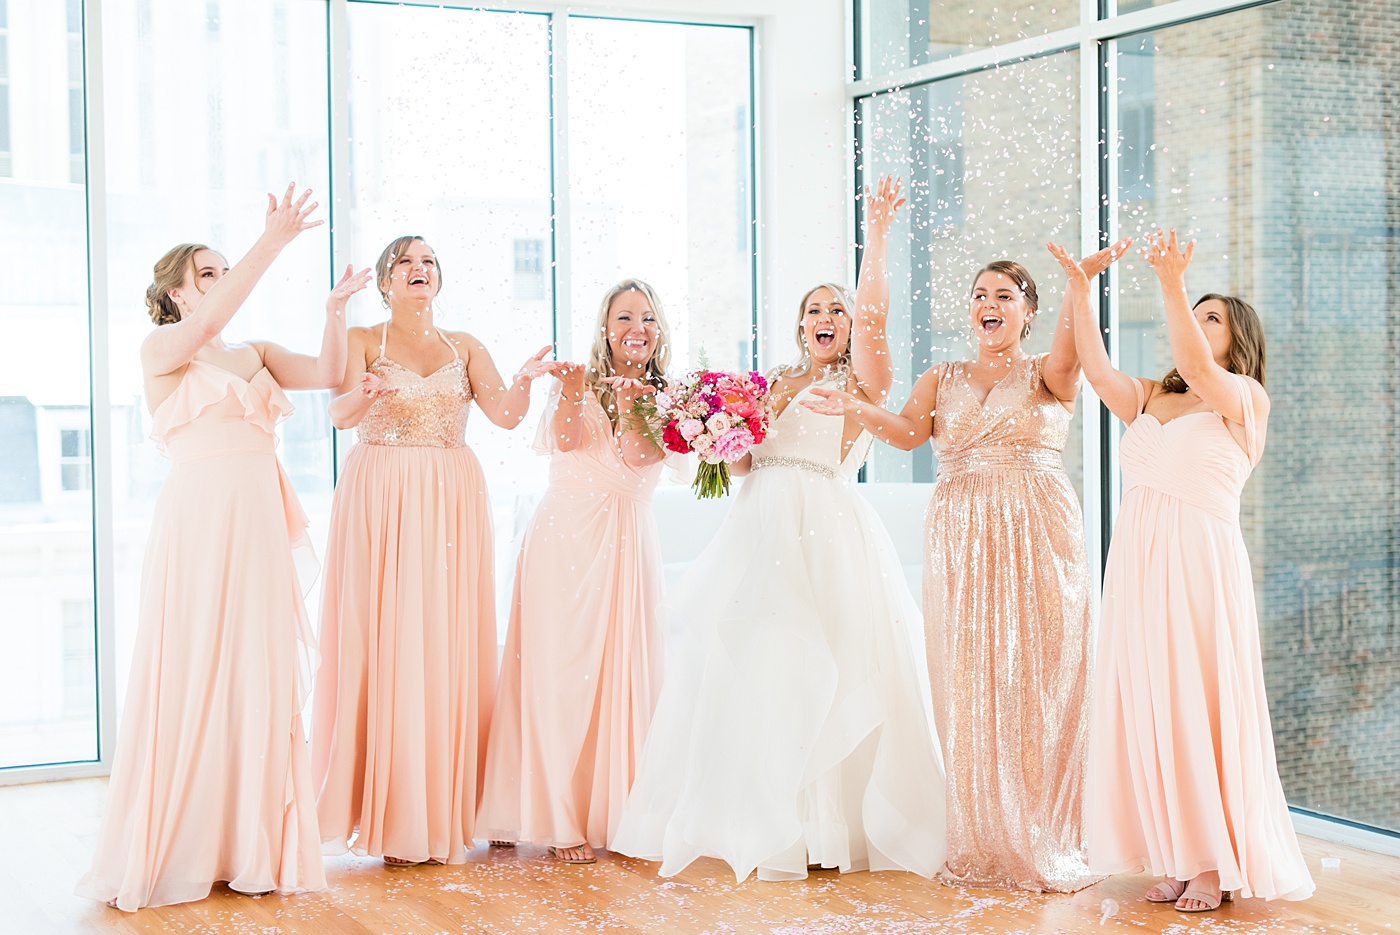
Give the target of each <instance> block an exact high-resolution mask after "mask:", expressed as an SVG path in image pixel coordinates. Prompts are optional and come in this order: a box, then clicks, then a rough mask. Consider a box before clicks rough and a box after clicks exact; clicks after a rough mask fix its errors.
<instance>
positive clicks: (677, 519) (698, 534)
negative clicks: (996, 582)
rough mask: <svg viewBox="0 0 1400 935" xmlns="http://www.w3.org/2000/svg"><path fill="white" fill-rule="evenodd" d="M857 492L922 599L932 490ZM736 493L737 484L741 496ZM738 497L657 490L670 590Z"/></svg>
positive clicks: (865, 487) (870, 488)
mask: <svg viewBox="0 0 1400 935" xmlns="http://www.w3.org/2000/svg"><path fill="white" fill-rule="evenodd" d="M738 483H743V482H742V481H739V482H738ZM855 487H856V490H857V491H858V492H859V493H860V495H861V496H863V497H865V499H866V500H867V501H868V502H869V503H870V505H871V506H873V507H874V508H875V512H876V513H878V514H879V515H880V520H881V521H882V522H883V523H884V524H885V528H886V529H887V530H889V533H890V538H891V539H893V540H894V547H895V550H896V551H897V552H898V553H899V562H900V564H901V565H902V566H903V567H904V578H905V580H906V581H908V582H909V590H910V591H912V592H913V594H914V598H915V599H916V600H918V599H919V595H920V583H919V581H920V576H921V575H922V573H923V563H924V554H923V534H924V510H925V508H927V507H928V500H929V496H930V494H931V493H932V491H933V485H932V484H856V485H855ZM737 488H738V484H737V483H736V485H735V493H736V494H737V493H738V489H737ZM733 498H734V495H733V494H731V495H730V496H728V497H723V498H720V499H717V500H698V499H696V497H695V493H694V492H693V491H692V490H691V489H690V488H689V487H684V486H681V485H679V484H674V485H672V484H663V485H662V486H661V487H658V488H657V490H656V496H655V499H654V501H653V502H654V505H655V507H656V525H657V527H658V528H659V529H660V531H661V555H662V558H663V560H664V561H665V563H666V586H667V587H668V588H669V587H670V586H672V585H674V584H675V583H676V581H677V580H678V579H679V578H680V576H681V574H682V573H683V572H684V571H685V569H686V568H687V567H689V565H690V563H691V562H693V561H694V560H695V558H696V557H697V556H698V555H699V554H700V552H701V551H702V550H703V549H704V548H705V546H707V545H708V544H709V542H710V539H711V538H712V537H713V536H714V534H715V531H716V530H717V529H719V526H720V523H722V522H723V521H724V516H725V514H726V513H728V512H729V506H730V504H731V503H732V502H733Z"/></svg>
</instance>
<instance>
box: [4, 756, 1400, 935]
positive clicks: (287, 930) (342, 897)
mask: <svg viewBox="0 0 1400 935" xmlns="http://www.w3.org/2000/svg"><path fill="white" fill-rule="evenodd" d="M104 789H105V782H104V781H103V780H99V779H83V780H73V781H70V782H58V783H39V784H35V785H28V786H12V787H8V788H4V787H0V841H2V842H3V848H0V900H3V902H0V933H3V935H50V933H69V932H120V933H150V932H160V933H180V935H216V933H217V935H371V933H372V935H448V933H451V935H457V933H476V932H482V933H485V932H491V933H514V932H546V931H548V932H555V933H561V935H568V933H585V932H600V933H616V935H631V933H643V932H645V933H668V935H670V933H678V935H688V933H697V935H698V933H713V935H747V933H765V935H769V933H771V935H799V933H803V935H806V933H814V935H848V933H849V935H855V933H869V935H875V933H880V935H913V933H920V935H970V933H984V932H985V933H992V932H1005V933H1019V935H1030V933H1035V935H1050V933H1058V932H1065V933H1070V932H1083V933H1092V932H1102V933H1123V932H1127V933H1134V935H1138V933H1164V935H1187V933H1191V932H1200V933H1202V935H1247V933H1255V932H1260V933H1263V932H1268V933H1276V932H1287V933H1295V932H1296V933H1337V935H1387V933H1395V935H1400V858H1393V857H1382V856H1378V855H1375V854H1369V853H1366V852H1364V851H1357V850H1353V849H1351V848H1346V847H1342V846H1339V845H1334V844H1327V843H1324V842H1321V841H1316V840H1312V839H1306V838H1305V839H1304V840H1303V852H1304V854H1306V855H1307V858H1308V865H1309V867H1310V868H1311V869H1312V872H1313V875H1314V877H1315V878H1316V880H1317V884H1318V889H1317V895H1315V896H1314V897H1313V898H1312V899H1310V900H1307V901H1305V902H1301V903H1274V904H1272V905H1265V904H1264V903H1263V902H1262V901H1261V900H1246V901H1242V902H1240V903H1236V904H1233V905H1231V904H1227V905H1225V906H1223V907H1222V908H1221V910H1220V911H1219V912H1216V913H1207V914H1204V915H1198V916H1188V915H1183V914H1181V913H1178V912H1175V911H1174V910H1173V909H1172V908H1171V906H1169V905H1168V906H1158V905H1153V904H1151V903H1148V902H1145V901H1144V900H1142V898H1141V895H1142V893H1143V891H1145V890H1146V889H1147V887H1148V885H1149V884H1150V882H1151V881H1150V879H1149V878H1148V877H1146V876H1126V875H1124V876H1117V877H1113V878H1111V879H1109V880H1107V881H1105V882H1103V883H1100V884H1098V885H1097V886H1092V887H1090V888H1089V889H1087V890H1084V891H1083V892H1080V893H1076V894H1074V895H1072V896H1039V895H1032V894H1023V893H1007V892H1000V891H992V890H964V889H959V888H955V887H950V886H945V885H942V884H939V883H931V882H929V881H927V880H924V879H921V878H919V877H916V876H913V875H911V874H905V873H877V874H871V873H853V874H848V875H846V876H842V875H841V874H839V873H836V872H835V871H822V872H816V873H813V874H812V875H811V876H810V877H809V878H808V879H807V880H805V881H801V882H796V883H760V882H757V881H755V880H749V881H747V882H745V883H739V884H736V883H735V882H734V876H733V874H731V873H729V871H728V868H727V867H726V866H724V865H723V864H721V863H719V862H717V861H709V860H706V861H699V862H697V863H696V864H694V865H692V866H691V867H690V868H689V869H687V870H686V871H685V872H684V873H683V874H681V875H680V876H678V877H676V878H674V879H671V880H662V879H660V878H658V877H657V876H656V866H655V865H654V864H648V863H645V862H643V861H639V860H631V859H629V858H624V857H615V856H611V855H600V859H599V862H598V863H597V864H596V865H594V866H592V867H569V866H564V865H562V864H560V863H559V862H557V861H554V860H552V859H550V858H549V857H547V856H546V855H545V853H544V851H543V850H541V849H540V848H533V847H522V848H516V849H511V848H496V849H487V848H484V847H483V848H481V849H479V850H476V851H473V852H472V854H471V855H470V857H471V859H470V862H468V863H467V864H465V865H461V866H454V867H423V868H417V869H413V870H388V869H385V867H384V865H383V864H382V863H381V862H379V861H373V860H362V859H357V858H333V859H330V860H328V861H327V867H326V870H327V876H328V877H329V879H330V889H329V890H327V891H326V892H323V893H310V894H304V895H300V896H292V897H279V896H265V897H260V898H250V897H246V896H239V895H236V894H234V893H230V892H229V891H228V890H227V889H225V888H223V887H222V886H220V887H218V888H216V889H215V891H214V893H213V894H212V895H211V896H210V897H209V898H208V899H206V900H203V901H201V902H198V903H190V904H187V905H183V906H167V907H162V908H157V909H143V910H141V911H140V912H136V913H124V912H118V911H117V910H115V909H109V908H107V907H105V906H102V905H98V904H96V903H93V902H89V901H87V900H83V899H79V898H78V897H76V896H74V895H73V885H74V883H75V882H76V881H77V879H78V877H79V876H80V875H82V873H83V872H84V871H85V870H86V869H87V864H88V861H89V860H90V858H91V850H92V846H93V839H94V836H95V834H96V829H97V820H98V816H99V814H100V812H101V808H102V798H103V795H104ZM1324 857H1337V858H1341V866H1340V868H1338V869H1328V870H1323V869H1322V867H1321V860H1322V858H1324ZM1109 900H1113V901H1115V902H1116V903H1117V911H1116V914H1114V915H1112V916H1111V917H1109V918H1107V919H1104V920H1103V921H1102V924H1101V921H1100V920H1101V918H1102V915H1103V911H1104V907H1105V906H1106V905H1107V904H1108V901H1109Z"/></svg>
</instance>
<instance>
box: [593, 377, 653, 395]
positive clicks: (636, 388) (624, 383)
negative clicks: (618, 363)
mask: <svg viewBox="0 0 1400 935" xmlns="http://www.w3.org/2000/svg"><path fill="white" fill-rule="evenodd" d="M599 382H601V383H606V384H607V385H608V386H611V387H612V388H613V390H614V391H615V392H616V393H617V394H618V395H620V396H627V397H629V398H631V399H636V398H637V397H639V396H645V395H646V394H648V393H655V392H656V387H654V386H652V385H651V384H650V383H648V382H646V381H645V380H637V379H634V378H633V377H603V378H602V380H600V381H599Z"/></svg>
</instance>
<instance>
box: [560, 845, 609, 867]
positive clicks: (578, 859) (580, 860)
mask: <svg viewBox="0 0 1400 935" xmlns="http://www.w3.org/2000/svg"><path fill="white" fill-rule="evenodd" d="M582 846H583V845H581V844H580V845H579V847H582ZM562 849H563V850H566V851H569V850H573V849H574V848H571V847H566V848H562ZM559 851H560V848H555V847H551V848H550V849H549V856H550V857H553V858H555V859H557V860H558V861H560V862H561V863H566V864H596V863H597V862H598V858H597V856H596V855H595V856H593V857H575V858H573V859H569V858H567V857H560V856H559Z"/></svg>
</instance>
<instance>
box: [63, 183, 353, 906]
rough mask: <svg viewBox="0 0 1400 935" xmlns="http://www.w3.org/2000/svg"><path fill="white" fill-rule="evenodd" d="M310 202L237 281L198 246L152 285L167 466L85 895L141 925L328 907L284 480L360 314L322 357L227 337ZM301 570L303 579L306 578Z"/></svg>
mask: <svg viewBox="0 0 1400 935" xmlns="http://www.w3.org/2000/svg"><path fill="white" fill-rule="evenodd" d="M310 194H311V193H310V192H309V191H308V192H306V193H304V194H303V195H302V196H301V197H300V198H297V199H296V200H295V201H294V200H293V195H294V191H293V187H292V186H290V185H289V186H287V192H286V194H285V195H284V196H283V198H282V200H281V201H280V202H279V201H278V200H277V199H276V198H274V197H273V196H271V195H269V196H268V209H267V220H266V226H265V229H264V231H263V234H262V236H261V237H259V238H258V241H257V242H256V243H255V244H254V245H253V248H252V249H251V250H249V251H248V254H247V256H245V257H244V258H243V259H242V260H240V261H238V263H237V264H235V265H234V267H233V268H232V269H228V268H227V263H226V261H225V260H224V258H223V257H222V256H220V255H219V254H218V253H215V252H214V251H213V250H210V249H209V248H208V247H205V246H203V245H201V244H182V245H180V246H178V247H176V248H174V249H173V250H171V251H170V252H169V253H167V254H166V255H165V256H163V257H161V259H160V261H159V262H158V263H156V266H155V282H154V283H152V284H151V286H150V288H148V289H147V290H146V304H147V306H148V308H149V310H150V314H151V318H152V320H153V321H154V322H155V323H156V325H157V327H156V329H155V331H153V332H152V333H151V334H150V335H149V336H148V337H147V338H146V340H145V342H144V343H143V344H142V345H141V370H142V374H143V377H144V381H145V391H146V404H147V405H148V406H149V407H150V409H151V412H152V414H153V415H154V417H155V427H154V429H153V430H152V432H151V438H152V439H153V440H154V441H155V443H156V445H157V447H159V448H160V450H161V452H162V453H163V454H165V455H166V456H168V457H169V458H170V459H171V462H172V464H171V467H170V474H169V475H168V476H167V477H166V480H165V483H164V484H162V485H161V490H160V497H159V499H158V500H157V501H156V509H155V516H154V518H153V520H152V523H151V534H150V541H149V545H148V546H147V549H146V561H145V566H144V570H143V572H142V579H141V607H140V614H139V622H138V626H137V636H136V650H135V654H134V656H133V660H132V667H131V679H130V687H129V688H128V689H127V698H126V708H125V714H124V717H123V719H122V725H121V733H120V735H119V736H118V738H117V751H116V757H115V758H114V760H113V761H112V777H111V780H110V782H109V784H108V793H107V811H106V814H105V815H104V816H103V820H102V827H101V831H100V832H99V834H98V840H97V853H96V855H95V857H94V859H93V865H92V870H91V871H90V872H89V873H88V874H87V875H86V876H85V877H83V879H82V881H81V882H80V883H79V884H78V893H79V895H82V896H87V897H89V898H92V899H97V900H102V901H105V902H108V903H109V904H110V905H113V906H115V907H116V908H118V909H123V910H126V911H128V912H131V911H134V910H136V909H140V908H141V907H143V906H166V905H170V904H172V903H182V902H189V901H191V900H196V899H203V898H204V897H205V896H207V895H209V891H210V889H211V888H212V887H213V885H214V883H215V882H218V881H224V882H227V883H228V885H229V888H230V889H233V890H235V891H237V892H241V893H249V894H252V893H267V892H273V891H276V892H281V893H296V892H302V891H305V890H318V889H324V888H325V886H326V878H325V874H324V873H323V872H322V869H321V855H320V842H319V840H318V836H317V830H316V807H315V801H314V788H313V786H312V785H311V771H310V768H309V764H308V762H307V756H306V744H305V741H304V740H303V738H302V727H301V708H302V704H303V703H304V702H305V700H306V696H307V694H308V693H309V691H310V674H311V673H310V668H311V663H310V660H311V658H312V657H313V656H314V652H315V650H314V637H313V636H312V633H311V627H310V621H309V620H308V619H307V614H306V606H305V604H304V603H303V600H302V595H303V594H304V592H305V590H306V588H307V587H309V586H310V584H311V582H312V581H313V580H315V577H316V558H315V555H314V554H313V553H312V551H311V544H310V541H309V539H308V537H307V535H306V526H307V519H306V515H305V514H304V513H303V512H302V511H301V507H300V505H299V504H298V503H297V499H296V494H294V493H293V492H292V485H291V482H290V481H289V480H288V478H287V475H286V472H285V471H284V470H283V469H282V465H281V463H280V462H279V461H278V460H277V455H276V453H275V448H276V444H277V439H276V435H275V434H274V428H275V426H276V425H277V423H278V422H279V421H281V420H282V419H283V418H285V417H286V416H288V415H290V414H291V412H292V406H291V403H289V402H288V401H287V397H286V396H285V395H283V392H282V391H283V390H284V389H325V388H327V387H331V386H334V385H335V384H336V382H337V381H338V380H339V379H340V374H341V373H342V371H343V370H344V367H345V317H344V313H345V303H346V301H347V300H348V299H349V298H350V296H351V295H352V294H353V293H355V292H358V291H359V290H360V289H362V288H364V286H365V285H366V283H367V282H368V281H369V270H364V271H363V272H361V273H358V274H357V273H355V272H354V271H353V270H350V269H347V270H346V271H345V275H344V276H343V277H342V278H341V280H340V282H339V283H338V284H337V285H336V287H335V289H334V291H332V292H331V295H330V298H329V299H328V300H327V302H326V325H325V331H324V333H323V335H322V339H321V354H320V356H319V357H308V356H305V355H302V354H294V353H292V352H290V351H287V350H285V349H284V348H281V347H279V346H277V345H276V344H272V343H270V342H266V341H254V342H251V343H248V344H226V343H224V339H223V336H222V331H223V329H224V326H225V325H227V324H228V323H229V321H230V320H231V319H232V318H233V316H234V313H235V312H237V311H238V309H239V307H240V306H242V304H243V302H244V300H245V299H247V298H248V294H249V293H250V292H252V290H253V287H254V286H256V285H257V282H258V280H259V279H260V278H261V277H262V275H263V273H264V272H266V271H267V268H268V267H269V266H270V265H271V264H272V261H273V260H275V259H276V258H277V255H278V254H279V253H281V251H282V248H283V247H285V246H286V245H287V244H288V243H290V242H291V241H292V240H293V239H294V238H295V237H296V236H297V235H298V234H300V233H301V232H302V231H304V230H308V229H310V228H312V227H316V226H317V225H319V224H320V223H321V222H320V221H308V220H307V217H308V215H310V214H311V212H312V210H313V209H314V208H315V207H316V204H315V203H314V202H312V203H311V204H307V199H308V197H309V196H310ZM298 559H302V561H298Z"/></svg>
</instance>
